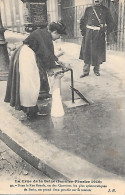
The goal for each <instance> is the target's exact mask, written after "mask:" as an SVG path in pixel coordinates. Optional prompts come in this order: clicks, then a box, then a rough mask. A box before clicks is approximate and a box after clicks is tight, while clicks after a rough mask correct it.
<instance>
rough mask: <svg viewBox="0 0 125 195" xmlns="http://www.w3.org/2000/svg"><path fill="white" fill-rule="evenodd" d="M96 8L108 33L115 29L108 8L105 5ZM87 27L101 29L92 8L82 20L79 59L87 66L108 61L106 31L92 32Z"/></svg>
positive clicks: (87, 9) (87, 10)
mask: <svg viewBox="0 0 125 195" xmlns="http://www.w3.org/2000/svg"><path fill="white" fill-rule="evenodd" d="M94 8H95V10H96V12H97V14H98V17H99V19H100V21H101V24H103V25H105V24H106V25H107V33H109V32H111V31H112V29H113V20H112V17H111V14H110V12H109V10H108V8H106V7H105V6H103V5H100V6H94ZM87 25H89V26H97V27H100V23H99V21H98V19H97V17H96V15H95V13H94V11H93V7H92V6H90V7H88V8H86V10H85V14H84V16H83V17H82V18H81V20H80V29H81V33H82V35H83V40H82V45H81V51H80V56H79V58H80V59H82V60H84V62H85V63H86V64H91V65H93V66H95V65H99V64H101V63H103V62H105V61H106V41H105V30H104V29H101V30H99V31H98V30H92V29H89V28H87V27H86V26H87Z"/></svg>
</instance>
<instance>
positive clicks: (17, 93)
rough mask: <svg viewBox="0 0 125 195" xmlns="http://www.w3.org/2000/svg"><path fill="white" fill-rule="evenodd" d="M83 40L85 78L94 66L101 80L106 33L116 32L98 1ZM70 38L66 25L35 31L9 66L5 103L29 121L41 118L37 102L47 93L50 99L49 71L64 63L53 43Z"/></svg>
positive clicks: (88, 16)
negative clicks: (41, 94) (65, 37)
mask: <svg viewBox="0 0 125 195" xmlns="http://www.w3.org/2000/svg"><path fill="white" fill-rule="evenodd" d="M80 29H81V34H82V36H83V40H82V45H81V51H80V57H79V58H80V59H82V60H84V63H85V64H84V67H83V74H82V75H81V76H80V78H82V77H85V76H88V75H89V72H90V65H93V66H94V73H95V75H96V76H100V72H99V69H100V64H101V63H103V62H105V60H106V48H105V44H106V42H105V36H106V35H105V33H106V32H107V33H109V32H111V31H112V29H113V21H112V17H111V14H110V12H109V10H108V8H106V7H105V6H103V5H102V0H94V5H93V6H90V7H88V8H87V9H86V10H85V13H84V16H83V17H82V18H81V20H80ZM65 34H66V26H65V25H64V24H63V23H62V22H52V23H50V24H49V25H48V27H47V28H45V29H36V30H35V31H33V32H32V33H31V34H30V35H29V36H28V37H27V38H26V39H25V40H24V42H23V44H22V45H21V46H20V47H19V48H17V49H16V50H15V51H14V53H13V55H12V57H11V59H10V65H9V75H8V81H7V89H6V95H5V100H4V101H5V102H10V105H11V106H13V107H15V109H17V110H23V111H24V112H25V113H26V114H27V117H28V118H32V117H35V116H37V115H39V114H40V113H39V110H38V106H37V101H38V97H39V92H40V90H42V89H45V90H46V93H48V95H49V90H50V87H49V82H48V73H49V70H51V69H52V68H55V67H56V66H57V64H61V66H63V63H62V62H60V61H59V60H58V58H57V57H56V56H55V54H54V45H53V41H55V40H57V39H59V38H60V36H62V35H65Z"/></svg>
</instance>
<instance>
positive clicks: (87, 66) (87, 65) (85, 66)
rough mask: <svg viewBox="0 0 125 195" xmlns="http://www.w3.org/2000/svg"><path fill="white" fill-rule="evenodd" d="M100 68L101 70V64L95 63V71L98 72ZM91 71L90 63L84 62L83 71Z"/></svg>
mask: <svg viewBox="0 0 125 195" xmlns="http://www.w3.org/2000/svg"><path fill="white" fill-rule="evenodd" d="M99 70H100V65H99V64H98V65H95V66H94V68H93V71H94V72H95V73H98V72H99ZM89 72H90V64H84V67H83V73H84V74H89Z"/></svg>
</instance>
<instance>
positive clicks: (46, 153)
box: [0, 43, 125, 182]
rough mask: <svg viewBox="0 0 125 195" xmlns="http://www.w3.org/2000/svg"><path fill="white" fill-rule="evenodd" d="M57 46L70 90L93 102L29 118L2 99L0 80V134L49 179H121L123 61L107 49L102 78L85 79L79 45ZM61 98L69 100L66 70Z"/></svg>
mask: <svg viewBox="0 0 125 195" xmlns="http://www.w3.org/2000/svg"><path fill="white" fill-rule="evenodd" d="M57 47H58V44H57ZM61 48H62V50H64V51H65V55H64V56H62V57H61V58H60V59H62V60H63V61H64V62H66V63H70V65H71V68H72V69H73V71H74V85H75V88H76V89H78V90H80V92H81V93H83V94H84V95H85V97H86V98H87V99H88V100H90V101H92V102H93V103H92V104H91V105H90V106H89V105H85V106H82V107H76V108H73V109H68V108H67V107H66V106H65V105H64V111H65V116H64V117H62V118H52V117H51V116H50V115H49V116H47V117H44V118H42V117H39V118H38V119H36V120H33V121H28V120H26V117H25V115H24V114H23V112H22V111H21V112H18V111H15V110H14V109H13V108H11V107H10V106H9V104H7V103H4V102H3V99H4V95H5V89H6V82H4V81H1V82H0V91H1V96H0V107H1V109H0V129H1V130H0V138H1V139H2V140H3V141H4V142H5V143H6V144H7V145H8V146H9V147H10V148H12V149H13V150H14V151H15V152H16V153H17V154H19V155H20V156H21V157H22V158H23V159H25V160H26V161H27V162H29V163H30V164H31V165H32V166H34V167H36V168H38V169H39V170H41V171H43V172H44V173H45V174H46V175H48V176H49V177H50V178H52V179H57V178H59V179H64V180H66V179H68V180H75V179H79V180H80V179H82V180H83V179H103V180H107V179H108V180H114V181H116V182H118V181H121V182H122V181H123V182H124V180H125V169H124V168H125V165H124V164H125V163H124V162H125V161H124V160H125V157H124V156H125V155H124V151H125V144H124V137H125V132H124V125H125V122H124V116H125V103H124V97H125V89H124V84H125V80H124V78H125V66H124V59H123V57H122V55H121V56H120V55H119V56H120V57H118V56H116V55H114V53H113V54H112V53H111V52H108V55H107V63H104V65H102V67H101V77H96V76H95V75H94V74H93V71H91V73H90V76H89V77H86V78H84V79H80V78H79V76H80V74H81V72H82V66H83V62H82V61H81V60H78V54H79V49H80V46H79V45H76V44H71V43H63V44H61ZM75 98H78V96H77V95H75ZM62 100H63V101H66V100H71V91H70V74H69V73H68V72H67V73H65V76H64V77H63V79H62ZM50 109H51V101H50V103H49V110H50ZM116 119H117V120H116Z"/></svg>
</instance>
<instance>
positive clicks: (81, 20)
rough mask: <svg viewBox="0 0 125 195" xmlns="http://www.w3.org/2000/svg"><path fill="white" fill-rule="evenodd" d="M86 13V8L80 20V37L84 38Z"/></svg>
mask: <svg viewBox="0 0 125 195" xmlns="http://www.w3.org/2000/svg"><path fill="white" fill-rule="evenodd" d="M87 12H88V8H86V10H85V13H84V15H83V16H82V18H81V19H80V30H81V34H82V36H85V34H86V24H87V19H88V14H87Z"/></svg>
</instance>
